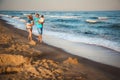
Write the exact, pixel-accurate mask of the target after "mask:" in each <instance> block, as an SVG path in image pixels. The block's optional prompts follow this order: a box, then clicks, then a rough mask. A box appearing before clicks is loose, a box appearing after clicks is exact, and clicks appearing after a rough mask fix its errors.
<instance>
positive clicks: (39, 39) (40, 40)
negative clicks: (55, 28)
mask: <svg viewBox="0 0 120 80" xmlns="http://www.w3.org/2000/svg"><path fill="white" fill-rule="evenodd" d="M38 41H39V42H40V43H42V35H39V36H38Z"/></svg>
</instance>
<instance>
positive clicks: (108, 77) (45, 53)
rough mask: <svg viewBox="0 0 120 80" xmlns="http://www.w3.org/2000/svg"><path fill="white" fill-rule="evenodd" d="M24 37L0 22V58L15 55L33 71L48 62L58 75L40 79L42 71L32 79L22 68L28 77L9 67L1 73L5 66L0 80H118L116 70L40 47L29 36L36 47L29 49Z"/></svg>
mask: <svg viewBox="0 0 120 80" xmlns="http://www.w3.org/2000/svg"><path fill="white" fill-rule="evenodd" d="M27 35H28V33H27V32H26V31H23V30H19V29H17V28H14V27H13V26H12V25H10V24H7V23H6V21H4V20H2V19H0V36H1V40H0V56H1V54H7V55H18V56H19V55H21V56H23V57H24V58H25V57H27V58H28V62H27V61H26V62H27V63H29V64H30V65H31V66H32V68H33V69H34V68H35V67H36V65H37V66H38V65H40V64H41V62H43V63H47V62H50V61H51V62H53V63H54V64H56V65H57V66H58V67H57V69H59V71H61V72H59V75H58V74H57V75H56V74H54V73H53V72H52V71H51V75H53V76H55V77H53V76H52V77H51V76H50V77H49V78H47V77H45V76H42V74H41V73H42V71H41V73H40V72H39V71H36V72H34V74H35V75H37V76H35V75H33V74H30V73H33V71H32V70H30V71H29V70H28V69H26V68H25V70H27V71H28V73H25V71H22V70H18V71H16V67H15V69H14V68H13V67H11V66H9V67H10V68H12V69H11V70H10V71H8V70H5V69H4V67H6V65H5V66H2V65H0V68H1V69H0V71H1V73H0V79H1V80H9V79H12V80H13V79H14V80H20V79H22V80H29V79H31V80H39V79H42V80H52V79H53V78H54V79H55V80H72V79H73V80H119V79H120V78H119V76H120V68H116V67H113V66H108V65H104V64H101V63H97V62H94V61H91V60H88V59H85V58H82V57H80V56H76V55H72V54H70V53H68V52H65V51H64V50H62V49H60V48H56V47H53V46H50V45H48V44H46V43H44V42H43V43H42V44H40V43H38V42H37V40H36V36H35V35H34V36H33V39H34V41H35V42H36V43H37V44H36V45H34V46H33V45H30V44H29V42H28V40H27ZM4 37H5V38H4ZM13 44H14V45H13ZM21 44H22V45H21ZM11 45H13V46H11ZM23 45H24V46H23ZM16 46H17V47H16ZM21 46H23V47H21ZM24 48H25V49H24ZM2 56H3V55H2ZM13 58H14V57H13ZM23 61H24V60H23ZM37 62H38V63H37ZM33 63H36V64H33ZM51 64H52V63H51ZM7 66H8V65H7ZM31 66H30V67H31ZM59 66H60V67H59ZM39 67H41V66H39ZM61 67H62V68H61ZM28 68H29V67H28ZM42 68H43V67H42ZM3 69H4V70H3ZM21 69H23V68H21ZM51 69H55V68H54V67H48V69H47V70H48V71H49V70H51ZM35 70H39V69H38V68H35ZM14 71H15V73H14ZM62 71H63V72H62ZM37 72H38V73H37ZM46 73H47V72H46ZM23 74H25V75H23ZM29 74H30V76H29ZM31 77H32V78H31ZM59 77H60V78H59Z"/></svg>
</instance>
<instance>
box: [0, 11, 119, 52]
mask: <svg viewBox="0 0 120 80" xmlns="http://www.w3.org/2000/svg"><path fill="white" fill-rule="evenodd" d="M34 13H39V14H41V15H44V16H45V24H44V34H45V35H50V36H55V37H58V38H60V39H64V40H67V41H71V42H74V43H79V42H80V43H85V44H93V45H98V46H103V47H106V48H110V49H113V50H115V51H118V52H120V11H0V16H2V18H3V19H5V20H7V21H8V23H9V24H12V25H14V26H15V27H16V28H19V29H23V30H26V28H25V23H24V22H23V20H26V19H27V17H26V15H27V14H33V16H34ZM33 33H34V34H36V35H37V34H38V33H37V29H36V26H34V29H33Z"/></svg>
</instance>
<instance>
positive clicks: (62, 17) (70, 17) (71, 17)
mask: <svg viewBox="0 0 120 80" xmlns="http://www.w3.org/2000/svg"><path fill="white" fill-rule="evenodd" d="M49 17H51V18H59V19H78V18H81V16H49Z"/></svg>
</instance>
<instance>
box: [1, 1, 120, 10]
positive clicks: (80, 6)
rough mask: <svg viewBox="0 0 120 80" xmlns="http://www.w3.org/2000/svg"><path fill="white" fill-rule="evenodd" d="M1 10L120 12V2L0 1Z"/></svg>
mask: <svg viewBox="0 0 120 80" xmlns="http://www.w3.org/2000/svg"><path fill="white" fill-rule="evenodd" d="M0 10H42V11H96V10H97V11H99V10H100V11H101V10H120V0H0Z"/></svg>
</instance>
